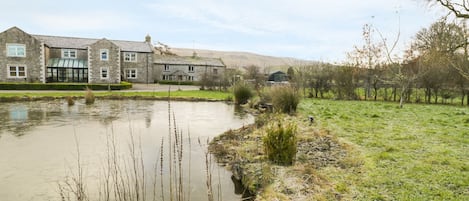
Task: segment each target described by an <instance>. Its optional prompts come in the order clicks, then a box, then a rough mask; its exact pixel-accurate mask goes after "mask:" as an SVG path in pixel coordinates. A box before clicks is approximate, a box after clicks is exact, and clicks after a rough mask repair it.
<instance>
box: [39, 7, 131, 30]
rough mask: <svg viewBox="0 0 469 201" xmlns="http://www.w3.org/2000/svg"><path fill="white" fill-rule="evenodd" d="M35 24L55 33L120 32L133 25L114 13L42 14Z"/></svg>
mask: <svg viewBox="0 0 469 201" xmlns="http://www.w3.org/2000/svg"><path fill="white" fill-rule="evenodd" d="M33 23H34V24H36V26H38V27H47V29H48V30H52V31H54V32H57V31H60V32H93V31H104V30H119V29H122V28H124V27H130V26H132V25H133V23H132V21H131V19H129V18H126V17H125V16H123V15H122V14H121V13H117V12H112V11H99V12H98V11H88V12H76V13H71V12H54V13H40V14H37V15H35V18H34V19H33Z"/></svg>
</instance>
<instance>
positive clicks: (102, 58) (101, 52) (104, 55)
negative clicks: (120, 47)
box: [99, 49, 109, 61]
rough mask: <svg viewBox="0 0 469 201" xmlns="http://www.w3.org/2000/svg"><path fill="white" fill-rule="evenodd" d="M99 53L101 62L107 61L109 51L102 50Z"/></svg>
mask: <svg viewBox="0 0 469 201" xmlns="http://www.w3.org/2000/svg"><path fill="white" fill-rule="evenodd" d="M99 52H100V55H101V56H100V57H101V61H107V60H109V57H108V55H109V50H108V49H102V50H100V51H99Z"/></svg>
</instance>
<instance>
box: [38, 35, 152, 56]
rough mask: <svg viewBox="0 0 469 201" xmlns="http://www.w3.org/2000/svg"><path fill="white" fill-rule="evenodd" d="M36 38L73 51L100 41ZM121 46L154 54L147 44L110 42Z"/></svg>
mask: <svg viewBox="0 0 469 201" xmlns="http://www.w3.org/2000/svg"><path fill="white" fill-rule="evenodd" d="M33 36H34V37H35V38H37V39H39V40H41V41H42V42H44V43H45V44H46V45H47V46H49V47H54V48H71V49H86V48H87V47H88V46H89V45H91V44H93V43H95V42H97V41H98V40H100V39H93V38H76V37H63V36H44V35H33ZM109 41H111V42H113V43H114V44H116V45H117V46H119V47H120V48H121V50H122V51H124V52H153V49H152V46H151V45H150V44H149V43H146V42H137V41H122V40H109Z"/></svg>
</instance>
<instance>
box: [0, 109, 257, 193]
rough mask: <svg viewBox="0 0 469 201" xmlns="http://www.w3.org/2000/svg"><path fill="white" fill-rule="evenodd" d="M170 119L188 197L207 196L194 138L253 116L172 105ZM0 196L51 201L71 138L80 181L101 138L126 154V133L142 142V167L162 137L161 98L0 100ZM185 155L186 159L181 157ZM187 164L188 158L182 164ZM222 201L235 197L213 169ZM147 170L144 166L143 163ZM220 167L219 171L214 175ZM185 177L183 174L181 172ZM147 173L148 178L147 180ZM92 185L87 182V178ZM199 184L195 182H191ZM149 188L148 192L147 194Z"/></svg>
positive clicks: (67, 166)
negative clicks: (177, 135)
mask: <svg viewBox="0 0 469 201" xmlns="http://www.w3.org/2000/svg"><path fill="white" fill-rule="evenodd" d="M172 109H173V111H174V114H175V116H176V120H175V121H176V123H177V124H178V127H179V129H180V130H181V131H183V132H184V139H183V140H184V142H185V143H187V141H188V134H189V130H190V135H191V137H192V138H193V140H192V143H191V144H192V149H191V150H188V149H187V150H185V151H186V152H187V153H186V154H190V155H191V157H192V164H191V167H190V169H189V170H188V171H190V172H192V173H191V175H192V176H191V177H192V184H191V185H190V187H188V190H190V191H191V197H192V198H193V199H191V200H206V199H205V198H204V196H206V194H205V192H206V189H205V186H204V183H203V181H204V178H205V175H203V174H204V164H202V162H203V161H204V160H203V155H204V154H203V152H204V150H203V149H202V148H203V147H200V146H198V145H197V140H196V139H197V138H201V139H202V140H203V139H206V138H207V137H209V138H210V137H214V136H216V135H218V134H220V133H222V132H224V131H226V130H229V129H235V128H238V127H241V126H242V125H244V124H248V123H251V122H252V121H253V118H252V117H251V116H249V115H247V114H245V113H241V112H239V111H235V109H234V106H231V105H226V104H224V103H206V102H201V103H193V102H173V103H172ZM0 121H1V123H0V198H1V200H2V201H13V200H58V193H57V182H58V181H61V180H62V179H63V178H64V177H65V176H66V175H69V174H70V173H71V172H73V169H74V165H73V164H75V161H76V147H75V137H74V134H76V135H77V139H78V141H79V146H80V150H81V155H82V157H83V161H84V164H83V165H84V168H85V169H86V171H87V174H88V177H87V179H88V180H89V181H91V182H92V184H90V186H92V185H96V183H97V182H96V180H97V178H98V177H99V174H100V173H99V169H100V168H102V167H103V165H102V159H103V156H105V155H106V152H105V150H106V138H107V137H108V136H109V135H111V134H112V135H115V136H116V139H117V141H118V144H117V145H118V147H119V149H120V152H121V153H126V152H127V151H128V147H129V146H128V137H129V131H131V132H132V133H134V135H135V136H136V137H138V139H139V140H141V142H142V144H141V146H142V152H143V155H144V158H145V166H146V167H152V165H153V163H154V161H155V159H156V158H158V157H159V156H158V150H159V144H160V142H161V138H162V137H167V135H168V103H167V102H160V101H136V100H125V101H97V102H96V103H95V104H94V105H85V104H83V103H80V101H77V102H76V104H75V105H73V106H68V105H67V103H66V101H63V100H54V101H48V102H42V101H40V102H22V103H6V104H0ZM186 158H187V156H186ZM185 163H187V162H185ZM213 168H214V169H213V171H214V174H215V175H217V174H220V177H221V178H222V179H220V181H221V182H222V185H221V186H222V188H223V189H222V193H223V198H224V200H236V199H237V198H239V197H240V196H237V195H235V193H234V184H233V183H232V182H231V179H230V177H231V173H229V172H226V171H225V170H224V169H223V168H220V167H218V166H215V167H213ZM149 169H151V168H149ZM218 172H219V173H218ZM186 174H188V173H186ZM149 178H150V177H149ZM93 182H94V183H93ZM197 182H200V183H197ZM149 192H150V191H149Z"/></svg>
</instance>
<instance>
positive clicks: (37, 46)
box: [0, 27, 45, 82]
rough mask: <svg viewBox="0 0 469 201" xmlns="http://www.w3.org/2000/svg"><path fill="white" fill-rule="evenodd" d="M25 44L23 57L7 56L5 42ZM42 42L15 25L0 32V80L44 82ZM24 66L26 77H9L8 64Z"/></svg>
mask: <svg viewBox="0 0 469 201" xmlns="http://www.w3.org/2000/svg"><path fill="white" fill-rule="evenodd" d="M9 43H12V44H22V45H25V47H26V48H25V49H26V53H25V55H26V56H25V57H8V56H7V44H9ZM43 54H44V44H43V43H41V41H39V40H37V39H36V38H34V37H33V36H31V35H29V34H28V33H26V32H24V31H22V30H21V29H19V28H17V27H13V28H10V29H8V30H6V31H4V32H2V33H0V82H44V81H45V79H44V75H45V72H43V71H44V62H45V60H44V56H43ZM9 65H21V66H26V78H9V77H8V66H9Z"/></svg>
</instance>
